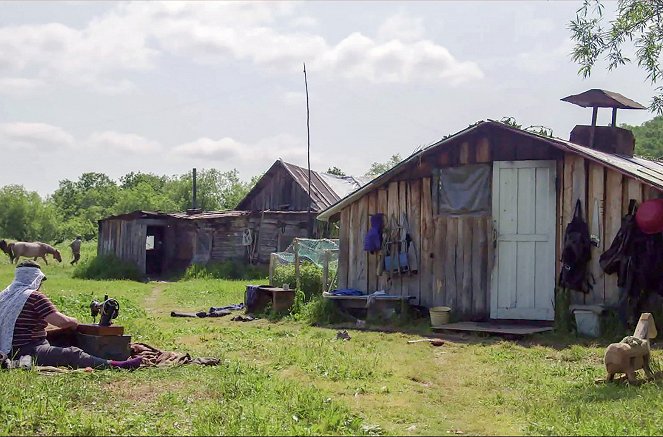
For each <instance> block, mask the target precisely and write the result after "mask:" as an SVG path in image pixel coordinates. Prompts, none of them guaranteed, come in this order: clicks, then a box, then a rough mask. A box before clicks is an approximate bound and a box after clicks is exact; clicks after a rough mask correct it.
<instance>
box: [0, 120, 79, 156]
mask: <svg viewBox="0 0 663 437" xmlns="http://www.w3.org/2000/svg"><path fill="white" fill-rule="evenodd" d="M74 142H75V140H74V137H73V136H72V135H71V134H69V133H68V132H67V131H65V130H64V129H62V128H60V127H57V126H53V125H50V124H45V123H21V122H14V123H2V124H0V144H1V145H3V146H7V147H10V148H22V147H27V148H30V149H39V150H41V151H50V150H54V149H58V148H61V147H68V146H72V145H74Z"/></svg>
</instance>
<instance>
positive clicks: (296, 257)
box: [293, 238, 299, 290]
mask: <svg viewBox="0 0 663 437" xmlns="http://www.w3.org/2000/svg"><path fill="white" fill-rule="evenodd" d="M293 245H294V248H295V287H296V288H297V290H299V238H295V240H294V241H293Z"/></svg>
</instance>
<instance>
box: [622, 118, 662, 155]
mask: <svg viewBox="0 0 663 437" xmlns="http://www.w3.org/2000/svg"><path fill="white" fill-rule="evenodd" d="M621 127H623V128H624V129H629V130H630V131H632V132H633V135H634V136H635V153H636V155H640V156H646V157H648V158H657V159H658V158H663V116H661V115H659V116H656V117H654V118H653V119H651V120H649V121H645V122H644V123H643V124H641V125H640V126H629V125H628V124H622V125H621Z"/></svg>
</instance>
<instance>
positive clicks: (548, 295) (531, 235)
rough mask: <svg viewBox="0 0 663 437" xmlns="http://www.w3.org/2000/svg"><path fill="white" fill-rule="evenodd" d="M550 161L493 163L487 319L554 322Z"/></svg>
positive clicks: (552, 163) (552, 166)
mask: <svg viewBox="0 0 663 437" xmlns="http://www.w3.org/2000/svg"><path fill="white" fill-rule="evenodd" d="M556 169H557V166H556V163H555V161H495V162H494V163H493V220H494V229H495V235H494V238H495V243H496V248H495V265H494V268H493V272H492V275H491V290H490V296H491V297H490V302H491V305H490V317H491V318H493V319H527V320H554V299H555V213H556V208H555V201H556V200H555V199H556V195H555V176H556Z"/></svg>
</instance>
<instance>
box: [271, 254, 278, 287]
mask: <svg viewBox="0 0 663 437" xmlns="http://www.w3.org/2000/svg"><path fill="white" fill-rule="evenodd" d="M277 257H278V255H276V254H275V253H270V254H269V285H271V286H275V285H274V271H275V270H276V259H277Z"/></svg>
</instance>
